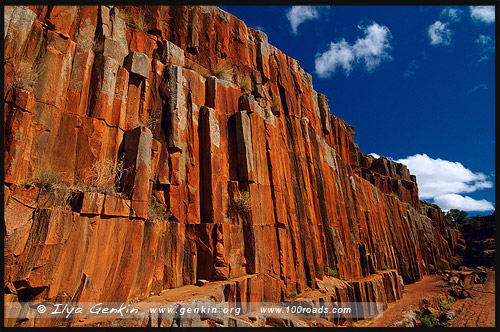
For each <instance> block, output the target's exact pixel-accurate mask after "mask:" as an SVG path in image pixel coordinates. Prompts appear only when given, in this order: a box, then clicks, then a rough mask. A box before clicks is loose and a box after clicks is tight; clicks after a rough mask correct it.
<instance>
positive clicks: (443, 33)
mask: <svg viewBox="0 0 500 332" xmlns="http://www.w3.org/2000/svg"><path fill="white" fill-rule="evenodd" d="M427 32H428V34H429V37H430V38H431V45H441V44H442V45H449V44H450V43H451V36H452V35H453V31H451V30H450V29H448V23H443V22H441V21H436V22H434V23H432V24H431V25H430V26H429V29H428V30H427Z"/></svg>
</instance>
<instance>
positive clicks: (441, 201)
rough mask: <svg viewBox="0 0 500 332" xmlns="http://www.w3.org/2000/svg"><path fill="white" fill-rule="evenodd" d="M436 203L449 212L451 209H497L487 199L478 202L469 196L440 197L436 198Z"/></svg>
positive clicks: (447, 195) (450, 195)
mask: <svg viewBox="0 0 500 332" xmlns="http://www.w3.org/2000/svg"><path fill="white" fill-rule="evenodd" d="M434 203H436V204H437V205H438V206H439V207H440V208H441V209H442V210H444V211H449V210H451V209H459V210H463V211H491V210H494V209H495V207H494V206H493V204H491V203H490V202H488V201H487V200H485V199H481V200H477V199H474V198H472V197H469V196H462V195H458V194H446V195H440V196H437V197H435V198H434Z"/></svg>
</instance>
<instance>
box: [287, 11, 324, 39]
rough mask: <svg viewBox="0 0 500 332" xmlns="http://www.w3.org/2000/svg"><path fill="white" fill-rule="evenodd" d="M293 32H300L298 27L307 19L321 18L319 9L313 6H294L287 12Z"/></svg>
mask: <svg viewBox="0 0 500 332" xmlns="http://www.w3.org/2000/svg"><path fill="white" fill-rule="evenodd" d="M286 18H287V19H288V21H289V22H290V26H291V28H292V32H293V33H294V34H297V33H298V30H297V29H298V27H299V25H301V24H302V23H304V22H305V21H309V20H314V19H317V18H319V11H318V9H317V8H315V7H313V6H292V7H291V8H290V9H289V10H288V11H287V13H286Z"/></svg>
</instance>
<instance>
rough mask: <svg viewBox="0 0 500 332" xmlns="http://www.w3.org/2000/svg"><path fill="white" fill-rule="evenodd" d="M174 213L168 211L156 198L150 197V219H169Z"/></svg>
mask: <svg viewBox="0 0 500 332" xmlns="http://www.w3.org/2000/svg"><path fill="white" fill-rule="evenodd" d="M171 216H172V213H171V212H170V211H167V209H166V207H165V206H164V205H162V204H159V203H158V202H157V201H156V200H155V199H154V198H152V197H151V198H149V201H148V221H155V220H166V221H168V220H169V219H170V217H171Z"/></svg>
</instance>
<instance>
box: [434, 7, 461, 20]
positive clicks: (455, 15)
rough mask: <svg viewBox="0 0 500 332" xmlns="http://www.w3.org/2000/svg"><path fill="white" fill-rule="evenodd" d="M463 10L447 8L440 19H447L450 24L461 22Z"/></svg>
mask: <svg viewBox="0 0 500 332" xmlns="http://www.w3.org/2000/svg"><path fill="white" fill-rule="evenodd" d="M462 13H463V10H461V9H458V8H445V9H443V10H442V11H441V15H440V16H439V17H443V18H447V19H448V20H449V21H450V22H453V23H454V22H460V21H461V19H462Z"/></svg>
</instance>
